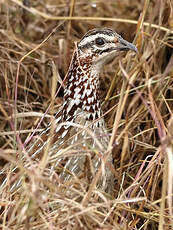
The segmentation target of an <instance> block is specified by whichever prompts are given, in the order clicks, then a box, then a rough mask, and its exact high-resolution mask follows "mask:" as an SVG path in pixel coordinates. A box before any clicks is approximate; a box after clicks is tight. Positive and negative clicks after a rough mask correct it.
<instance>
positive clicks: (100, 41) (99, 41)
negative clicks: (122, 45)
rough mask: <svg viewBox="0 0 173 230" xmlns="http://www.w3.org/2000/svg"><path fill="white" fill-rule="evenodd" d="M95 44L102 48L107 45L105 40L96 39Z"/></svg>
mask: <svg viewBox="0 0 173 230" xmlns="http://www.w3.org/2000/svg"><path fill="white" fill-rule="evenodd" d="M95 43H96V45H98V46H102V45H104V44H105V40H104V39H103V38H96V40H95Z"/></svg>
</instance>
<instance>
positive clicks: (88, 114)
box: [63, 52, 101, 121]
mask: <svg viewBox="0 0 173 230" xmlns="http://www.w3.org/2000/svg"><path fill="white" fill-rule="evenodd" d="M98 90H99V72H98V71H95V69H94V68H93V66H92V62H91V58H90V56H88V58H86V57H85V58H82V57H78V55H77V53H76V52H75V53H74V55H73V59H72V63H71V66H70V68H69V71H68V73H67V88H66V90H65V94H64V108H63V110H64V117H65V120H66V121H68V120H71V121H72V120H73V118H74V117H75V115H76V114H77V113H78V112H79V111H82V112H84V116H85V119H87V120H91V121H92V120H95V119H97V118H99V117H100V116H101V107H100V101H99V96H98Z"/></svg>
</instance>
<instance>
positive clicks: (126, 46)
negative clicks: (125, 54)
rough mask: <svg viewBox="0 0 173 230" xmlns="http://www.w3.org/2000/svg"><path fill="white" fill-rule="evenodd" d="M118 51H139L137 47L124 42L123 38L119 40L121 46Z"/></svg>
mask: <svg viewBox="0 0 173 230" xmlns="http://www.w3.org/2000/svg"><path fill="white" fill-rule="evenodd" d="M117 49H118V50H120V51H126V50H133V51H134V52H136V53H138V49H137V48H136V46H135V45H133V44H132V43H130V42H128V41H126V40H124V39H123V38H120V39H119V45H118V47H117Z"/></svg>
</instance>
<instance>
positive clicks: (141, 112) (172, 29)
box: [0, 0, 173, 230]
mask: <svg viewBox="0 0 173 230" xmlns="http://www.w3.org/2000/svg"><path fill="white" fill-rule="evenodd" d="M0 9H1V15H0V19H1V26H0V38H1V41H0V48H1V57H0V60H1V61H0V74H1V77H0V86H1V87H0V146H1V149H0V157H1V161H0V178H1V186H0V210H1V211H0V217H1V218H0V228H1V229H3V230H6V229H94V228H95V229H123V230H124V229H151V230H155V229H159V230H162V229H163V230H167V229H173V199H172V197H173V171H172V168H173V131H172V130H173V115H172V111H173V52H172V50H173V4H172V2H171V0H168V1H164V0H160V1H157V2H156V1H149V0H145V1H137V0H134V1H128V0H124V1H111V0H108V1H106V2H105V1H104V0H100V1H82V0H78V1H73V0H71V1H65V0H45V1H39V0H38V1H32V0H24V1H19V0H7V1H2V4H1V8H0ZM93 15H94V16H93ZM94 27H111V28H113V29H115V30H116V31H117V32H118V33H120V34H122V35H123V37H124V38H125V39H127V40H128V41H132V40H134V43H135V44H136V45H137V47H138V50H139V53H138V54H137V55H135V56H134V55H133V54H132V53H130V52H128V53H127V54H126V56H125V57H124V58H123V59H122V60H121V61H119V62H114V63H111V64H109V65H108V66H106V68H105V70H104V74H103V77H102V79H101V97H102V99H103V109H104V111H105V120H106V123H107V127H108V129H109V131H110V133H111V140H110V143H109V146H108V147H109V148H108V151H111V152H112V154H113V159H114V162H113V163H114V174H115V184H114V195H113V196H110V195H108V194H106V193H103V192H101V191H99V189H95V186H94V184H92V183H91V185H88V184H86V182H85V181H83V180H77V178H75V179H74V180H72V181H68V182H66V183H64V184H62V185H61V186H59V179H58V175H57V173H56V171H52V172H51V173H50V172H49V171H48V169H47V167H46V166H47V164H48V163H50V162H53V163H54V162H55V161H56V158H55V157H54V158H53V159H47V158H46V157H43V159H42V160H41V162H34V161H33V162H32V161H31V163H32V164H31V167H30V168H25V166H24V164H23V162H22V155H23V154H26V156H28V155H27V152H26V151H25V148H26V146H27V144H28V142H29V141H28V140H29V139H32V138H33V132H34V135H37V136H39V132H40V131H41V130H42V129H43V128H44V127H46V124H47V123H48V122H49V121H50V119H53V118H52V115H53V114H54V112H56V111H57V108H58V107H59V105H60V104H61V102H62V98H63V86H62V80H61V79H64V76H65V73H66V72H67V70H68V66H69V63H70V57H71V53H72V51H73V42H74V41H76V40H78V39H79V38H81V36H82V35H83V34H84V33H85V32H87V31H88V30H89V29H92V28H94ZM61 86H62V87H61ZM55 94H56V97H55V98H54V96H55ZM50 104H51V107H50V109H49V110H48V109H47V108H49V105H50ZM43 117H44V119H43ZM50 135H52V134H50ZM47 151H48V150H47ZM66 151H67V152H66V153H67V154H68V153H69V154H70V151H71V149H70V148H69V149H67V150H66ZM45 155H46V154H45ZM49 161H50V162H49ZM14 168H16V170H14ZM43 169H44V170H43ZM43 171H44V173H43ZM50 175H51V176H50ZM18 178H20V179H21V184H20V186H19V187H17V189H12V187H11V185H12V184H13V183H15V182H16V181H17V180H18ZM94 179H95V178H94ZM94 179H93V180H94ZM4 181H5V182H4ZM88 188H89V189H88Z"/></svg>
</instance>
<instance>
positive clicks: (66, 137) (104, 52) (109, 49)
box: [28, 28, 137, 190]
mask: <svg viewBox="0 0 173 230" xmlns="http://www.w3.org/2000/svg"><path fill="white" fill-rule="evenodd" d="M127 50H133V51H135V52H136V51H137V49H136V47H135V46H134V45H133V44H131V43H129V42H127V41H126V40H124V39H123V38H122V37H121V36H120V35H118V34H117V33H116V32H114V31H113V30H111V29H108V28H102V29H94V30H91V31H89V32H88V33H87V34H85V35H84V36H83V38H82V39H81V40H80V41H79V42H78V43H75V49H74V53H73V56H72V61H71V65H70V68H69V71H68V73H67V77H66V79H67V82H66V88H65V92H64V103H63V105H62V107H61V109H60V110H59V111H58V112H57V114H56V116H55V125H56V127H55V130H54V136H53V141H52V146H51V147H50V150H49V155H50V157H51V156H54V155H56V156H57V155H58V153H59V152H61V151H62V148H65V147H67V146H70V145H72V144H76V143H77V144H78V146H77V145H75V147H74V148H73V149H75V150H77V152H78V153H79V154H75V155H74V154H72V157H68V158H66V157H65V156H62V155H61V154H60V156H59V157H57V158H56V166H58V165H63V168H64V169H62V170H61V172H60V174H59V177H60V179H61V180H62V181H66V180H69V179H70V178H72V175H75V176H77V177H80V176H81V175H82V174H87V173H89V171H90V169H87V172H86V171H85V173H84V169H85V170H86V165H87V164H86V160H87V158H88V157H89V158H90V168H92V169H91V171H92V173H91V174H92V175H93V173H96V171H97V170H98V168H99V166H100V165H101V156H102V154H104V152H105V151H106V149H107V145H108V142H109V135H108V133H107V132H106V129H105V123H104V119H103V117H102V110H101V103H100V100H99V95H98V91H99V75H100V72H101V70H102V68H103V66H104V65H105V64H106V63H108V62H109V61H111V60H113V59H114V58H115V57H116V56H118V55H119V54H120V53H121V52H122V51H127ZM61 124H63V125H61ZM49 130H50V125H49V126H48V127H47V129H45V130H44V131H43V132H42V134H41V135H40V137H41V140H42V141H37V142H36V143H34V144H32V145H31V146H30V148H29V150H28V151H29V152H30V153H32V154H31V157H32V158H37V157H38V155H39V154H40V153H41V152H42V151H43V149H44V147H45V146H46V144H47V138H48V137H49ZM93 135H94V136H93ZM85 147H89V149H94V150H95V151H91V152H90V156H88V155H87V154H85V153H84V152H83V151H84V150H85V149H86V148H85ZM81 152H83V153H82V154H81ZM95 152H98V154H96V153H95ZM87 156H88V157H87ZM108 161H109V163H110V164H111V161H112V157H111V156H110V157H109V159H108ZM61 162H63V164H62V163H61ZM91 162H92V165H91ZM104 167H105V170H103V172H104V173H103V175H102V178H101V179H100V181H99V187H100V188H102V189H103V190H111V189H110V188H112V184H113V175H112V173H111V171H110V169H109V167H107V166H105V165H104Z"/></svg>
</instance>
